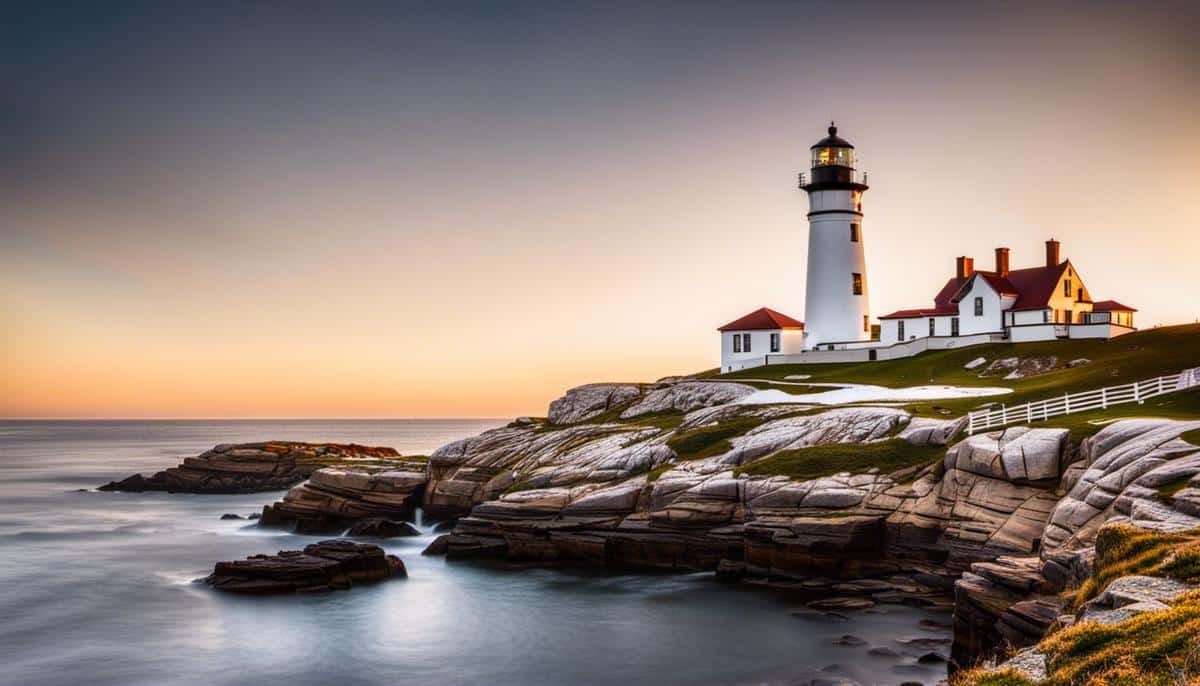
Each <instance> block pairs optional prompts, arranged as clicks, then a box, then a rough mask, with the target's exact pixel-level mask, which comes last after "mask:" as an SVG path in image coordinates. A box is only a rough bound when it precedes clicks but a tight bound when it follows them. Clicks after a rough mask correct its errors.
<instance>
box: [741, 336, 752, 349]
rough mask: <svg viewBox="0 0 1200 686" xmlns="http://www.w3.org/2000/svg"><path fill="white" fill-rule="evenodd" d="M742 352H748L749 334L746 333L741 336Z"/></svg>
mask: <svg viewBox="0 0 1200 686" xmlns="http://www.w3.org/2000/svg"><path fill="white" fill-rule="evenodd" d="M742 352H744V353H748V352H750V334H748V333H744V334H742Z"/></svg>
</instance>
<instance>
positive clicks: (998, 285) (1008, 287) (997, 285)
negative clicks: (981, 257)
mask: <svg viewBox="0 0 1200 686" xmlns="http://www.w3.org/2000/svg"><path fill="white" fill-rule="evenodd" d="M976 278H980V279H983V280H984V281H987V282H988V285H989V286H991V287H992V290H994V291H996V292H997V293H999V294H1000V295H1013V296H1019V295H1020V294H1021V292H1020V291H1018V290H1017V287H1016V286H1014V285H1012V282H1011V281H1009V280H1008V279H1006V278H1005V277H1003V276H1000V275H999V274H997V273H996V272H983V271H979V272H974V273H973V274H971V275H970V276H968V277H967V278H965V279H958V278H955V279H952V280H953V281H961V283H962V285H961V286H959V287H958V290H957V291H955V292H954V295H953V296H952V297H951V298H950V302H952V303H956V302H958V301H960V300H962V299H963V298H965V297H966V296H967V291H968V290H970V288H971V283H972V282H974V280H975V279H976ZM938 295H941V293H938ZM935 302H936V300H935Z"/></svg>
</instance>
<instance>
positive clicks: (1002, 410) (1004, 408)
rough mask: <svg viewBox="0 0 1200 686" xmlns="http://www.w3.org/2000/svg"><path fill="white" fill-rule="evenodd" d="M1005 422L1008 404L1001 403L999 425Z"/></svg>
mask: <svg viewBox="0 0 1200 686" xmlns="http://www.w3.org/2000/svg"><path fill="white" fill-rule="evenodd" d="M1005 424H1008V406H1007V405H1001V406H1000V426H1004V425H1005Z"/></svg>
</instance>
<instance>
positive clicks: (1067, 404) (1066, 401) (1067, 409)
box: [1063, 393, 1071, 414]
mask: <svg viewBox="0 0 1200 686" xmlns="http://www.w3.org/2000/svg"><path fill="white" fill-rule="evenodd" d="M1063 414H1071V394H1070V393H1063Z"/></svg>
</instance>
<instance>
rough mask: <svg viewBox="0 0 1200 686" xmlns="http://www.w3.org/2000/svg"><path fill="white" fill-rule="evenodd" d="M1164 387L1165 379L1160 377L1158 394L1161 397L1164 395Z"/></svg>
mask: <svg viewBox="0 0 1200 686" xmlns="http://www.w3.org/2000/svg"><path fill="white" fill-rule="evenodd" d="M1162 387H1163V378H1162V377H1161V376H1160V377H1158V394H1159V395H1162V392H1163V389H1162Z"/></svg>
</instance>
